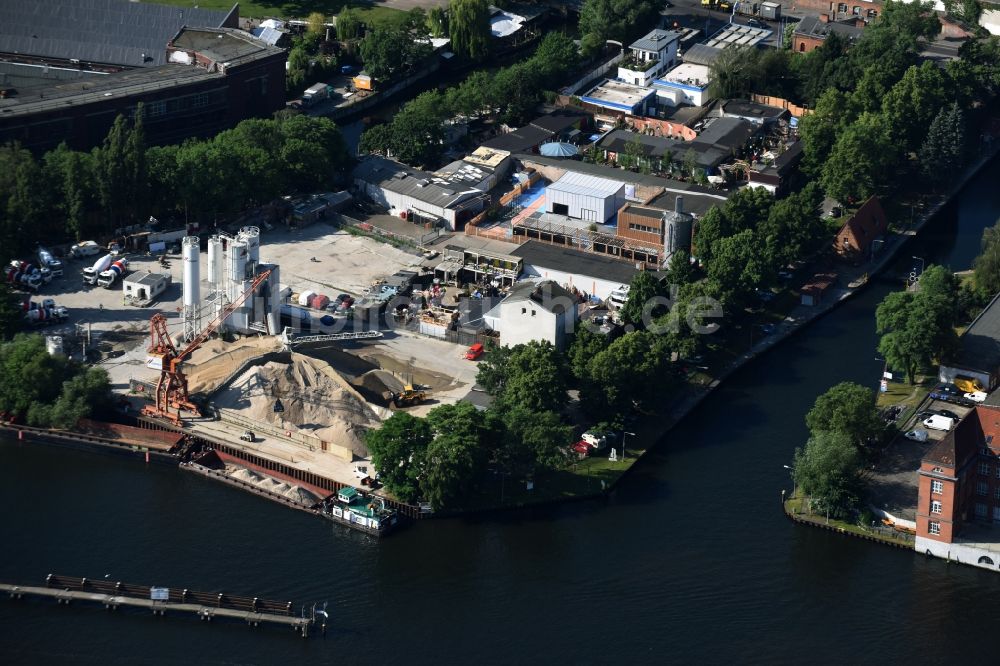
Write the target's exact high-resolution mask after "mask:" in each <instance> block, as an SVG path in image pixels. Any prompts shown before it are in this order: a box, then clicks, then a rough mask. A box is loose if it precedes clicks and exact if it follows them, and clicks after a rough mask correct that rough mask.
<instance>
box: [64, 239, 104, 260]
mask: <svg viewBox="0 0 1000 666" xmlns="http://www.w3.org/2000/svg"><path fill="white" fill-rule="evenodd" d="M100 251H101V246H100V245H98V244H97V243H95V242H94V241H92V240H91V241H83V242H81V243H77V244H76V245H74V246H73V247H71V248H70V249H69V256H71V257H73V258H74V259H82V258H84V257H92V256H94V255H95V254H99V253H100Z"/></svg>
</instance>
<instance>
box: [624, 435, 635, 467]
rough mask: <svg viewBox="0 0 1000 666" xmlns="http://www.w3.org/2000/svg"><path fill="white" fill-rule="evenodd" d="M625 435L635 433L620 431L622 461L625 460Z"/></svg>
mask: <svg viewBox="0 0 1000 666" xmlns="http://www.w3.org/2000/svg"><path fill="white" fill-rule="evenodd" d="M625 435H632V436H633V437H635V433H634V432H629V431H627V430H623V431H622V462H625Z"/></svg>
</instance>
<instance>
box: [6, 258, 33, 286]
mask: <svg viewBox="0 0 1000 666" xmlns="http://www.w3.org/2000/svg"><path fill="white" fill-rule="evenodd" d="M3 279H4V281H5V282H6V283H7V284H9V285H10V286H11V287H12V288H15V289H17V288H21V289H27V290H29V291H38V289H39V288H40V287H41V286H42V274H41V272H40V271H38V270H37V269H35V268H34V267H33V266H31V265H28V264H24V262H20V261H12V262H11V263H10V265H9V266H6V267H5V268H4V273H3Z"/></svg>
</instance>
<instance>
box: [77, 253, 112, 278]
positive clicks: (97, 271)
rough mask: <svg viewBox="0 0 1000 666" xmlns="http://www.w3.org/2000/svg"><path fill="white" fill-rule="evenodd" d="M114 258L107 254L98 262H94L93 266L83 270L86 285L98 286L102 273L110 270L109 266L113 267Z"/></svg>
mask: <svg viewBox="0 0 1000 666" xmlns="http://www.w3.org/2000/svg"><path fill="white" fill-rule="evenodd" d="M113 259H114V257H112V256H111V255H110V254H106V255H104V256H103V257H101V258H100V259H98V260H97V261H95V262H94V265H93V266H88V267H87V268H84V269H83V282H84V284H97V278H98V277H100V275H101V273H103V272H104V271H106V270H108V266H110V265H111V262H112V260H113Z"/></svg>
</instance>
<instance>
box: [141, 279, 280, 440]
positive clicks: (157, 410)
mask: <svg viewBox="0 0 1000 666" xmlns="http://www.w3.org/2000/svg"><path fill="white" fill-rule="evenodd" d="M270 275H271V271H270V270H266V271H263V272H262V273H260V275H258V276H257V277H255V278H254V279H253V282H251V283H250V287H249V288H248V289H247V290H246V291H244V292H243V293H242V294H240V296H239V298H237V299H236V300H234V301H233V302H232V303H230V304H229V305H227V306H226V307H225V308H223V310H222V312H220V313H219V314H218V315H217V316H216V317H215V319H213V320H212V321H210V322H209V323H208V326H206V327H205V328H204V329H203V330H202V331H201V333H199V334H198V335H196V336H195V337H194V339H192V340H191V342H189V343H188V344H187V346H185V347H184V348H183V349H182V350H180V351H177V348H176V347H175V346H174V343H173V341H172V340H171V339H170V334H169V333H168V332H167V318H166V317H165V316H164V315H163V314H162V313H160V312H157V313H156V314H155V315H153V317H152V318H151V319H150V320H149V329H150V343H151V344H150V347H149V356H150V358H149V359H148V360H147V362H146V364H147V365H149V366H150V367H154V368H156V369H158V370H159V371H160V379H159V380H158V381H157V382H156V394H155V396H154V402H153V404H152V405H146V406H145V407H143V408H142V413H143V414H144V415H146V416H155V417H158V418H165V419H169V420H171V421H173V422H174V423H175V424H176V425H180V424H181V414H180V412H181V410H182V409H186V410H187V411H189V412H191V413H193V414H194V415H195V416H201V410H200V409H198V406H197V405H195V404H194V403H193V402H191V399H190V397H189V396H188V388H187V377H185V376H184V372H183V370H181V363H182V362H183V361H184V359H186V358H187V357H188V356H190V355H191V354H192V353H193V352H194V350H195V349H197V348H198V347H200V346H201V345H202V344H203V343H204V342H205V341H206V340H208V338H209V337H210V336H211V335H212V333H214V332H215V331H216V330H217V329H218V328H219V326H221V325H222V323H223V322H224V321H226V319H228V318H229V315H231V314H233V312H234V311H235V310H236V308H238V307H240V306H241V305H243V303H244V302H246V300H247V299H248V298H249V297H250V295H251V294H253V293H254V291H256V289H257V287H259V286H260V285H261V283H263V282H264V281H265V280H267V278H268V277H270ZM272 332H273V331H272ZM171 407H173V408H174V409H176V410H177V413H171V411H170V408H171Z"/></svg>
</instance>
